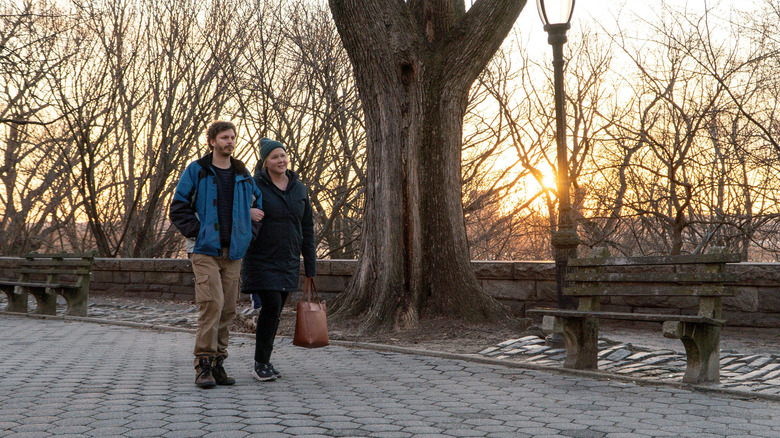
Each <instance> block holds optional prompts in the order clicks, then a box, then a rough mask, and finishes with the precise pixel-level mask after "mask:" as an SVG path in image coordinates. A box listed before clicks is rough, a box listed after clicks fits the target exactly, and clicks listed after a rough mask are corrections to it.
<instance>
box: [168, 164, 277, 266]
mask: <svg viewBox="0 0 780 438" xmlns="http://www.w3.org/2000/svg"><path fill="white" fill-rule="evenodd" d="M212 156H213V155H212V153H209V154H206V155H205V156H204V157H203V158H201V159H199V160H197V161H194V162H192V163H190V165H189V166H187V168H186V169H185V170H184V173H183V174H182V176H181V179H179V183H178V184H177V185H176V192H175V193H174V195H173V201H172V202H171V210H170V219H171V223H173V225H175V226H176V228H178V229H179V231H181V233H182V234H183V235H184V237H186V238H187V239H188V241H187V252H188V253H193V252H194V253H197V254H205V255H210V256H214V257H219V256H221V255H222V246H221V245H220V242H219V218H218V215H217V179H216V178H217V175H216V173H215V172H214V169H213V168H212V165H211V163H212ZM230 163H231V165H232V166H231V168H232V169H233V174H234V175H235V181H236V182H235V186H234V189H233V230H232V232H231V235H230V252H229V257H230V260H238V259H241V258H242V257H244V254H246V250H247V248H249V244H250V243H251V242H252V238H253V237H254V236H256V235H257V233H258V231H259V230H260V222H252V219H251V217H250V215H249V209H250V208H252V207H254V208H260V209H262V205H263V204H262V194H261V193H260V189H258V188H257V185H256V184H255V181H254V180H253V179H252V176H251V175H250V174H249V171H247V169H246V166H245V165H244V163H242V162H241V161H240V160H237V159H235V158H233V157H230Z"/></svg>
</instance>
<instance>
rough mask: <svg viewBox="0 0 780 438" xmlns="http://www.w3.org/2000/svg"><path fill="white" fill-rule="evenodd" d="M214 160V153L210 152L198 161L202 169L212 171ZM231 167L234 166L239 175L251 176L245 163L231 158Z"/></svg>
mask: <svg viewBox="0 0 780 438" xmlns="http://www.w3.org/2000/svg"><path fill="white" fill-rule="evenodd" d="M213 160H214V152H209V153H208V154H206V155H204V156H203V157H201V158H200V159H199V160H198V164H200V167H203V168H205V169H210V168H211V164H212V163H213ZM230 165H231V166H233V169H235V170H236V173H237V174H240V175H244V176H249V170H247V168H246V165H245V164H244V162H243V161H241V160H238V159H236V158H234V157H230Z"/></svg>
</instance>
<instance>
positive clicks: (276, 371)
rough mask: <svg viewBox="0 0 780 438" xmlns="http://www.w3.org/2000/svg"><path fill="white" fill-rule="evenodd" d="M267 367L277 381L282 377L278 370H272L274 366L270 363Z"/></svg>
mask: <svg viewBox="0 0 780 438" xmlns="http://www.w3.org/2000/svg"><path fill="white" fill-rule="evenodd" d="M268 366H270V367H271V372H272V373H274V375H275V376H276V378H277V379H279V378H281V377H282V373H280V372H279V370H277V369H276V368H274V364H272V363H271V362H268Z"/></svg>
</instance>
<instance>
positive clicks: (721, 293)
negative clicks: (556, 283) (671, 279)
mask: <svg viewBox="0 0 780 438" xmlns="http://www.w3.org/2000/svg"><path fill="white" fill-rule="evenodd" d="M563 293H564V295H569V296H573V297H604V296H610V295H614V296H658V297H675V296H677V297H730V296H734V295H736V293H737V292H736V289H735V288H734V287H733V286H722V285H662V284H649V285H648V284H633V285H632V284H630V283H626V284H610V283H603V284H595V285H590V284H588V285H581V286H573V287H565V288H563Z"/></svg>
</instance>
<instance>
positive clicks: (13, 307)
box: [0, 285, 27, 313]
mask: <svg viewBox="0 0 780 438" xmlns="http://www.w3.org/2000/svg"><path fill="white" fill-rule="evenodd" d="M0 288H2V290H3V292H5V294H6V296H8V306H6V308H5V310H6V312H18V313H27V291H26V290H24V288H22V287H19V286H11V285H4V286H0Z"/></svg>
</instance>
